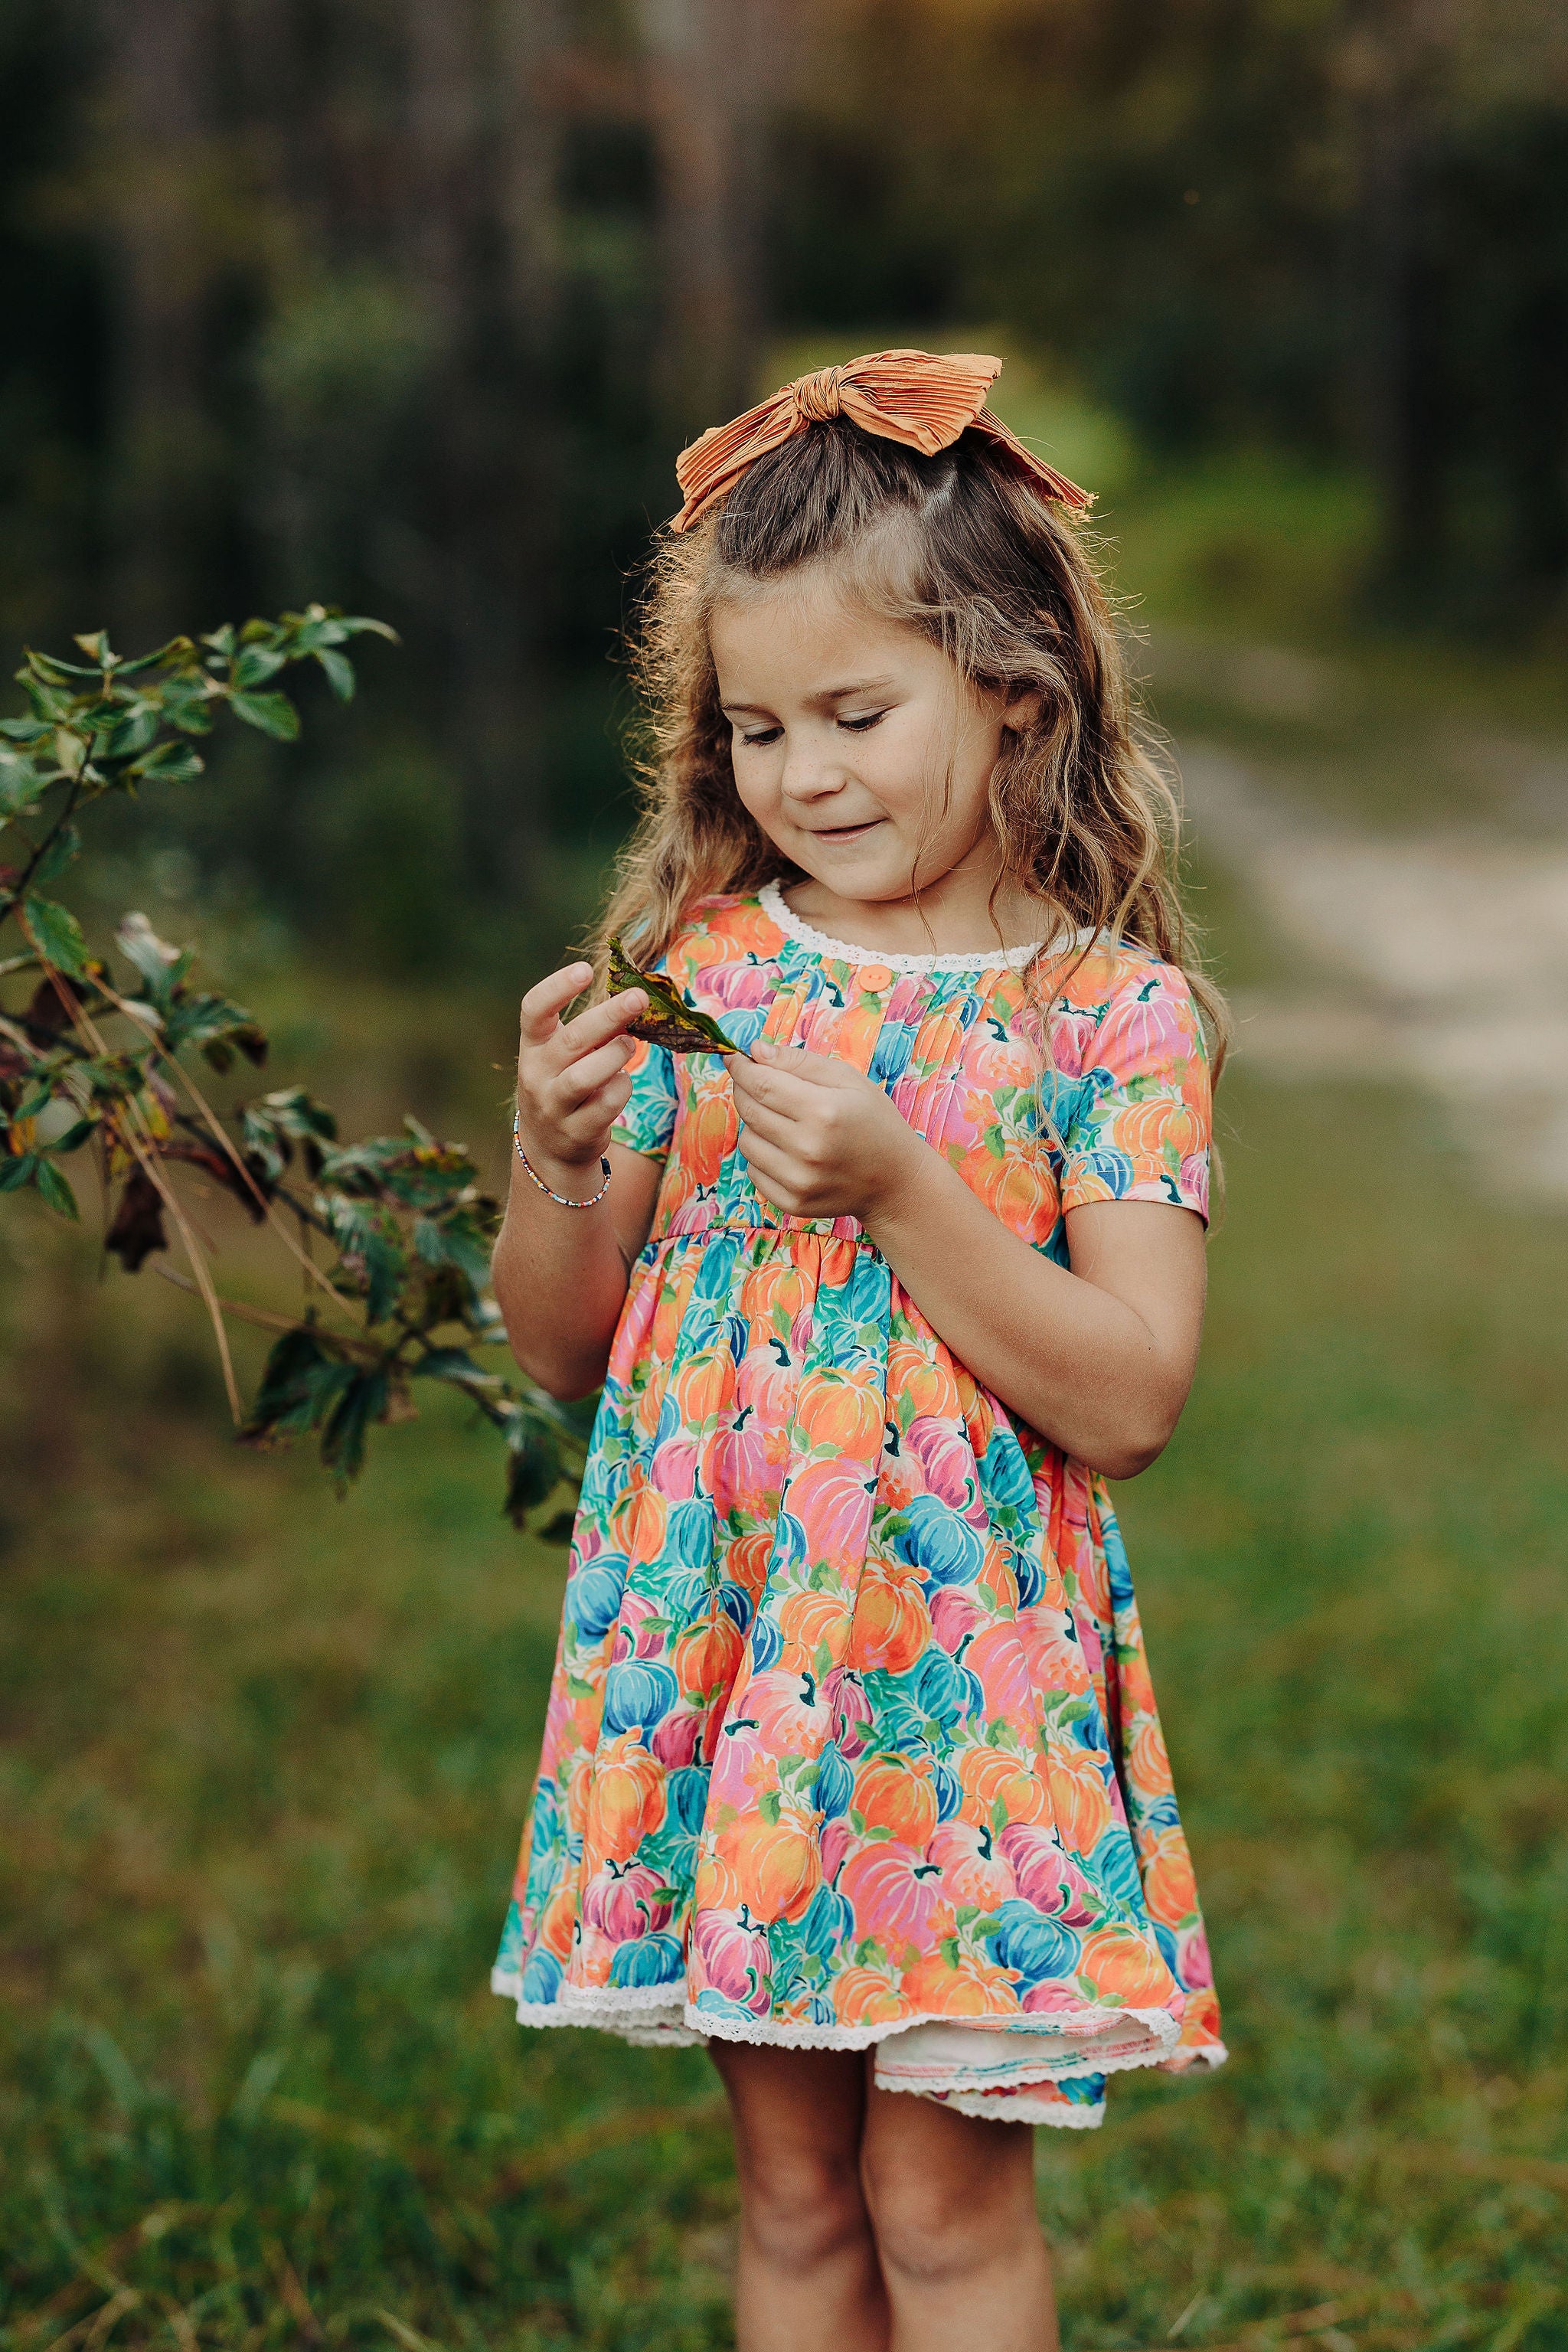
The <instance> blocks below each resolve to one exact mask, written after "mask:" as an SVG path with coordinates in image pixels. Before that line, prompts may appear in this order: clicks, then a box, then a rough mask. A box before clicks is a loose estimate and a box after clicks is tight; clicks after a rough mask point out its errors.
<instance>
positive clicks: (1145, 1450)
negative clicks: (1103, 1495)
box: [1089, 1437, 1166, 1480]
mask: <svg viewBox="0 0 1568 2352" xmlns="http://www.w3.org/2000/svg"><path fill="white" fill-rule="evenodd" d="M1165 1444H1166V1440H1165V1439H1164V1438H1163V1437H1162V1438H1160V1439H1159V1440H1157V1441H1153V1440H1152V1441H1151V1442H1150V1443H1148V1444H1143V1445H1131V1444H1107V1445H1104V1446H1101V1447H1097V1448H1096V1450H1095V1456H1094V1459H1093V1460H1092V1461H1091V1462H1090V1463H1089V1468H1090V1469H1091V1470H1098V1471H1099V1473H1100V1476H1101V1477H1102V1478H1114V1479H1118V1480H1121V1479H1127V1478H1140V1477H1142V1475H1143V1473H1144V1471H1145V1470H1148V1469H1152V1466H1153V1465H1154V1464H1155V1463H1156V1462H1158V1460H1159V1459H1160V1456H1161V1454H1163V1452H1164V1450H1165Z"/></svg>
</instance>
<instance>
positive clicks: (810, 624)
mask: <svg viewBox="0 0 1568 2352" xmlns="http://www.w3.org/2000/svg"><path fill="white" fill-rule="evenodd" d="M709 642H710V645H711V646H712V649H713V666H714V668H715V669H716V670H717V672H718V675H719V691H720V695H721V698H722V699H723V700H724V701H726V702H731V701H735V700H740V699H751V698H754V697H755V696H757V695H763V696H764V697H766V696H772V697H775V698H776V697H783V696H788V695H797V694H798V695H809V694H816V693H819V692H821V691H822V690H823V689H824V688H827V687H829V686H831V685H834V684H837V683H838V682H840V681H842V680H845V679H848V678H861V677H897V678H900V679H909V680H911V681H912V680H913V679H915V678H916V677H919V676H921V675H922V674H924V673H925V672H926V671H928V670H931V671H932V672H933V674H934V673H940V672H944V671H946V670H947V668H948V667H949V665H948V662H947V657H946V656H945V655H944V654H942V652H941V651H940V649H939V648H938V647H937V646H933V645H931V643H930V642H929V641H928V640H927V639H926V638H924V637H922V636H921V635H919V633H918V632H917V631H916V630H914V629H911V628H908V627H905V626H902V625H900V624H899V623H898V622H896V621H887V620H883V619H881V618H880V617H879V615H877V614H874V613H869V612H868V611H867V609H866V607H865V606H864V605H863V604H859V603H858V602H857V601H856V600H855V599H853V598H851V597H849V596H847V595H846V594H845V593H843V591H842V589H840V588H839V587H837V585H836V584H835V583H834V582H833V581H832V580H831V579H830V578H828V577H827V576H826V575H825V574H823V573H821V572H805V573H786V574H785V575H784V578H783V579H782V580H779V581H776V582H767V583H760V584H759V585H758V586H756V587H755V588H749V589H748V590H747V591H746V593H744V594H743V595H741V596H734V597H725V598H722V599H721V601H720V603H719V604H716V605H715V607H714V609H713V614H712V618H711V620H710V624H709Z"/></svg>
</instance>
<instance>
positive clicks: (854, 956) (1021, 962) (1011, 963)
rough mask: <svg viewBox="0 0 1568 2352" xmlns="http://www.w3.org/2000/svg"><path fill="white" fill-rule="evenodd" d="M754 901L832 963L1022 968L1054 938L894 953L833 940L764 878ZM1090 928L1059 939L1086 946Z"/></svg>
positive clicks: (789, 936)
mask: <svg viewBox="0 0 1568 2352" xmlns="http://www.w3.org/2000/svg"><path fill="white" fill-rule="evenodd" d="M757 903H758V904H759V906H760V907H761V908H762V910H763V914H764V915H766V916H767V917H768V919H769V920H770V921H771V922H774V923H776V924H777V925H778V927H779V929H780V930H781V931H783V933H784V937H785V938H786V939H791V940H795V944H796V946H797V947H803V948H810V949H811V950H813V951H814V952H815V953H816V954H817V955H821V956H829V957H831V958H832V960H833V961H834V962H835V963H850V964H859V965H862V966H864V965H867V964H877V963H879V964H884V965H886V967H887V969H888V970H889V971H1022V970H1023V969H1024V966H1025V965H1026V963H1030V962H1032V961H1033V960H1034V958H1035V957H1036V956H1037V955H1038V954H1039V952H1040V950H1041V949H1042V948H1043V947H1045V946H1047V944H1048V945H1051V946H1053V947H1054V946H1055V945H1056V944H1057V942H1056V941H1055V940H1051V941H1049V942H1047V940H1032V941H1031V943H1030V944H1029V945H1028V946H1027V947H1023V948H994V949H984V948H975V949H973V950H971V951H970V952H969V953H967V954H964V955H894V954H892V953H891V952H890V951H889V950H884V949H881V948H868V947H858V946H857V945H856V944H855V942H854V941H853V940H836V939H834V938H832V937H831V935H830V934H829V933H828V932H826V931H819V930H817V929H815V927H814V926H813V925H812V924H810V923H808V922H807V921H806V920H805V917H804V916H803V915H797V914H796V913H795V909H794V908H793V907H791V906H790V905H788V903H787V902H786V900H785V898H784V892H783V890H782V889H781V888H780V887H779V885H778V884H777V883H776V882H764V883H763V887H762V888H761V889H760V890H759V891H758V893H757ZM1094 936H1095V935H1094V933H1093V932H1092V931H1074V932H1073V933H1072V934H1071V935H1070V937H1069V938H1068V939H1066V940H1063V941H1062V942H1061V945H1062V948H1063V949H1064V950H1066V949H1068V948H1069V947H1070V948H1083V947H1089V945H1090V944H1091V943H1092V941H1093V940H1094Z"/></svg>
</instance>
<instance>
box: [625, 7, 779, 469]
mask: <svg viewBox="0 0 1568 2352" xmlns="http://www.w3.org/2000/svg"><path fill="white" fill-rule="evenodd" d="M786 5H787V0H637V22H638V26H639V29H640V32H641V36H642V42H643V48H644V52H645V56H646V58H647V74H648V93H649V95H648V110H649V119H650V123H651V127H652V130H653V134H654V142H655V150H656V154H657V158H658V214H659V221H658V226H659V235H660V240H661V244H662V247H663V268H664V307H665V320H666V332H665V348H664V352H663V354H662V360H663V365H662V371H661V372H662V377H663V381H662V383H660V384H659V386H658V392H659V394H660V395H661V396H662V399H663V402H664V404H665V406H666V407H667V409H668V412H669V414H670V416H671V418H672V421H674V422H675V423H676V424H677V425H678V427H679V430H680V431H681V433H682V434H683V436H688V437H689V436H693V435H695V434H697V433H699V432H700V431H701V430H702V429H703V427H704V426H705V425H717V424H721V423H722V422H723V421H724V419H725V418H726V417H728V416H731V415H733V414H734V412H735V411H736V410H737V409H740V408H743V407H745V406H746V405H747V404H748V402H749V401H750V400H751V398H752V396H753V394H754V391H755V381H756V370H757V365H758V360H759V356H760V354H759V343H760V340H761V337H762V334H763V328H764V325H765V321H766V318H767V299H766V289H765V287H764V285H763V264H762V240H761V236H760V229H761V220H760V213H761V201H762V194H763V185H764V177H763V165H764V158H765V154H766V121H767V116H768V111H769V108H770V105H771V102H772V100H773V98H774V96H775V94H776V92H777V91H778V89H779V87H780V84H781V81H782V79H783V68H784V50H785V17H784V11H785V7H786Z"/></svg>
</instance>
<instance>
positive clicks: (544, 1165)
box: [491, 964, 660, 1398]
mask: <svg viewBox="0 0 1568 2352" xmlns="http://www.w3.org/2000/svg"><path fill="white" fill-rule="evenodd" d="M590 976H591V975H590V972H589V968H588V966H587V965H586V964H573V965H570V966H568V967H567V968H566V969H565V970H564V971H556V972H552V973H551V975H550V977H549V979H548V980H542V981H541V982H540V983H539V985H538V987H537V988H532V989H531V990H530V991H529V992H528V994H527V995H526V996H525V997H524V998H523V1000H522V1014H521V1043H520V1046H519V1051H518V1066H517V1105H518V1127H519V1133H520V1136H521V1143H522V1148H523V1150H524V1151H526V1153H527V1154H528V1158H529V1162H530V1165H531V1167H532V1168H533V1170H534V1171H535V1173H536V1174H537V1175H538V1176H539V1178H540V1179H541V1181H542V1182H543V1183H545V1184H547V1185H548V1186H549V1187H550V1190H551V1191H552V1192H560V1193H562V1194H563V1195H564V1196H565V1197H566V1198H567V1199H568V1200H587V1199H589V1198H591V1197H592V1195H593V1194H594V1193H595V1192H597V1191H598V1189H599V1186H600V1184H601V1182H602V1181H603V1179H602V1176H601V1174H600V1169H599V1161H600V1159H601V1156H603V1155H605V1154H606V1153H607V1155H608V1157H609V1161H610V1189H609V1192H608V1193H607V1194H606V1195H605V1199H604V1200H603V1201H601V1202H599V1203H598V1204H597V1206H596V1207H594V1208H591V1209H565V1208H562V1207H561V1206H560V1205H559V1203H558V1202H554V1201H552V1200H550V1199H549V1198H547V1196H546V1195H545V1193H543V1192H541V1191H540V1189H539V1186H538V1185H537V1184H534V1183H533V1182H531V1181H530V1178H529V1175H528V1171H527V1170H526V1169H525V1168H523V1166H522V1165H521V1162H520V1161H519V1160H518V1158H517V1155H516V1153H515V1152H514V1153H513V1155H512V1167H511V1190H510V1194H509V1195H508V1199H507V1208H506V1219H505V1222H504V1223H503V1224H502V1226H501V1229H500V1234H499V1235H498V1236H497V1239H496V1245H495V1255H494V1258H493V1260H492V1265H491V1273H492V1277H493V1280H494V1283H495V1294H496V1301H497V1304H498V1305H499V1307H500V1311H501V1315H502V1318H503V1319H504V1321H505V1323H506V1329H507V1337H508V1339H510V1341H511V1351H512V1354H513V1355H514V1356H515V1357H516V1358H517V1360H518V1362H519V1363H520V1364H521V1367H522V1369H523V1370H524V1371H525V1372H527V1373H528V1375H529V1376H530V1378H531V1379H532V1380H535V1381H538V1382H539V1385H540V1386H541V1388H543V1389H547V1390H548V1391H550V1393H551V1395H552V1396H557V1397H563V1398H564V1397H579V1396H586V1395H588V1394H589V1392H590V1391H592V1390H594V1389H595V1388H597V1387H598V1385H599V1383H600V1382H601V1381H602V1380H603V1379H604V1377H605V1366H606V1364H607V1363H608V1361H609V1356H610V1342H611V1340H612V1339H614V1338H615V1332H616V1322H617V1321H618V1319H619V1317H620V1312H621V1308H622V1307H623V1305H624V1304H625V1302H626V1279H627V1276H628V1273H629V1270H630V1267H631V1265H632V1262H633V1260H634V1259H635V1258H636V1256H637V1252H638V1251H639V1250H640V1249H641V1247H642V1245H643V1244H644V1242H645V1241H646V1240H647V1234H648V1228H649V1226H650V1224H651V1223H652V1222H653V1210H654V1202H655V1199H656V1197H657V1195H658V1183H659V1174H660V1171H659V1166H658V1161H657V1160H650V1159H648V1158H647V1156H646V1154H644V1153H643V1152H640V1151H628V1150H626V1149H625V1148H624V1147H623V1146H622V1145H620V1144H618V1143H612V1142H611V1141H610V1129H611V1127H612V1126H613V1125H614V1123H615V1120H616V1117H617V1115H618V1114H619V1112H620V1111H621V1110H622V1108H624V1107H625V1105H626V1099H627V1097H628V1096H629V1095H630V1093H631V1090H632V1088H631V1080H630V1079H629V1078H627V1077H626V1076H624V1075H623V1067H624V1065H625V1063H626V1060H627V1058H628V1056H629V1055H630V1053H631V1050H632V1048H631V1041H630V1039H629V1038H628V1037H627V1036H626V1029H627V1027H628V1026H629V1024H631V1023H632V1022H633V1021H635V1020H636V1019H637V1016H638V1014H639V1013H643V1012H646V1010H647V998H646V997H644V996H643V995H642V994H641V992H639V991H638V990H636V989H632V990H629V991H628V992H626V994H625V995H623V996H616V997H612V998H611V999H610V1000H609V1002H608V1003H605V1004H594V1005H590V1006H589V1007H588V1009H587V1011H586V1012H584V1013H578V1014H577V1015H576V1017H575V1019H574V1020H571V1021H566V1022H563V1021H562V1019H561V1017H560V1016H561V1014H562V1013H563V1011H564V1010H565V1008H566V1006H567V1005H568V1004H570V1003H571V1002H572V1000H573V998H574V996H576V995H577V994H578V993H579V992H581V990H582V989H583V988H584V986H585V985H586V983H587V981H588V979H589V978H590Z"/></svg>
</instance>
